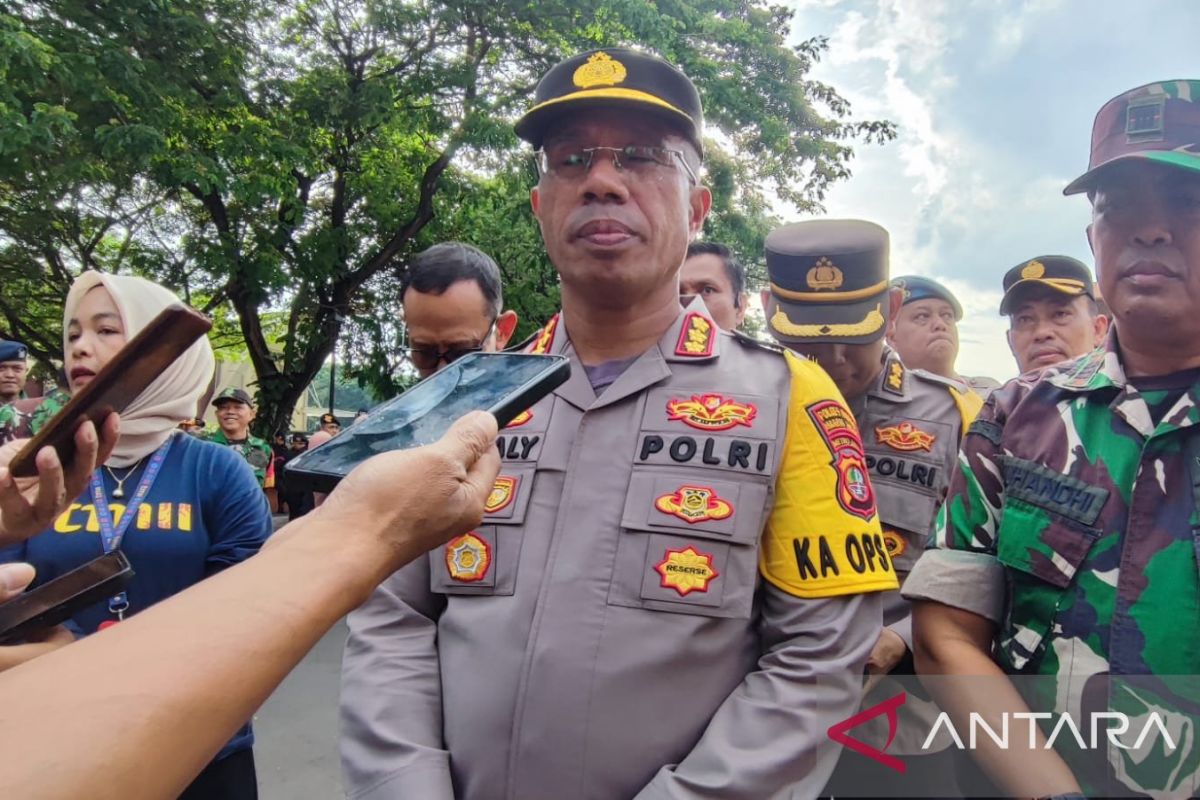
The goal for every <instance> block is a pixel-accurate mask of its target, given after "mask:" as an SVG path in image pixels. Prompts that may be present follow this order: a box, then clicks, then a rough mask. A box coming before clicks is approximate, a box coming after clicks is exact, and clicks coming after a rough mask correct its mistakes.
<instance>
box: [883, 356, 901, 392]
mask: <svg viewBox="0 0 1200 800" xmlns="http://www.w3.org/2000/svg"><path fill="white" fill-rule="evenodd" d="M883 371H884V375H883V388H884V391H887V392H890V393H892V394H898V395H903V394H904V365H903V364H901V363H900V359H898V358H889V359H888V362H887V364H885V365H884V367H883Z"/></svg>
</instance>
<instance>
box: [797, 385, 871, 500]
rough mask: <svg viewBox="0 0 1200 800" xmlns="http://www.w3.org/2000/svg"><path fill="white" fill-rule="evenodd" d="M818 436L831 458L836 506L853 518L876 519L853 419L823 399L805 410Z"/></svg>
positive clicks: (865, 461)
mask: <svg viewBox="0 0 1200 800" xmlns="http://www.w3.org/2000/svg"><path fill="white" fill-rule="evenodd" d="M807 411H808V415H809V417H811V418H812V421H813V424H814V425H816V428H817V433H819V434H820V436H821V438H822V439H823V440H824V442H825V446H826V447H827V448H829V454H830V455H831V456H833V458H832V460H831V461H830V462H829V463H830V466H832V467H833V469H834V472H836V473H837V486H836V488H835V493H836V495H837V501H838V505H840V506H841V507H842V510H844V511H846V512H847V513H849V514H853V515H854V516H856V517H861V518H862V519H866V520H869V519H871V517H873V516H875V490H874V489H873V488H871V482H870V481H869V480H868V479H867V459H866V457H865V456H864V455H863V447H862V439H860V438H859V435H858V425H857V424H856V423H855V422H854V417H852V416H850V412H849V411H848V410H847V409H846V407H845V406H843V405H842V404H841V403H839V402H837V401H836V400H822V401H821V402H819V403H813V404H812V405H810V406H809V407H808V408H807Z"/></svg>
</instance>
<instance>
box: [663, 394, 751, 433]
mask: <svg viewBox="0 0 1200 800" xmlns="http://www.w3.org/2000/svg"><path fill="white" fill-rule="evenodd" d="M757 414H758V409H757V408H756V407H755V406H754V405H753V404H752V403H739V402H738V401H736V400H731V399H729V398H727V397H722V396H721V395H719V394H694V395H692V396H691V398H690V399H688V400H668V401H667V419H669V420H672V421H679V422H682V423H684V424H685V425H688V426H690V427H692V428H697V429H698V430H702V431H727V430H729V429H730V428H733V427H736V426H738V425H745V426H746V427H747V428H749V427H751V423H752V422H753V421H754V417H755V416H757Z"/></svg>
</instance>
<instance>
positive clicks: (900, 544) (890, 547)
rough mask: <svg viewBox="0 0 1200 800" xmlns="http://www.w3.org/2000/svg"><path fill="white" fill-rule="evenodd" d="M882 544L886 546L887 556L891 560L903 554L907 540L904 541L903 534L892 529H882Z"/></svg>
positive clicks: (906, 547) (906, 546)
mask: <svg viewBox="0 0 1200 800" xmlns="http://www.w3.org/2000/svg"><path fill="white" fill-rule="evenodd" d="M883 546H884V547H886V548H887V554H888V558H890V559H892V560H893V561H894V560H896V559H897V558H899V557H900V556H902V555H904V551H905V550H907V549H908V542H906V541H904V536H903V535H901V534H899V533H897V532H896V531H892V530H886V529H885V530H884V532H883Z"/></svg>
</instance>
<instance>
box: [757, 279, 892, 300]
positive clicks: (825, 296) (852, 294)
mask: <svg viewBox="0 0 1200 800" xmlns="http://www.w3.org/2000/svg"><path fill="white" fill-rule="evenodd" d="M887 288H888V282H887V280H886V279H885V280H882V281H880V282H879V283H876V284H875V285H873V286H868V287H867V288H865V289H855V290H853V291H849V292H828V291H826V292H796V291H793V290H791V289H784V288H783V287H782V286H780V285H779V284H777V283H775V282H774V281H772V282H771V294H773V295H775V296H776V297H782V298H783V299H784V300H796V301H798V302H801V303H850V302H853V301H855V300H863V299H865V298H867V297H870V296H871V295H874V294H878V293H880V292H882V291H884V290H885V289H887Z"/></svg>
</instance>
